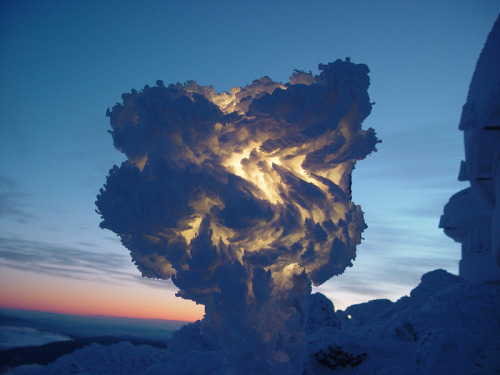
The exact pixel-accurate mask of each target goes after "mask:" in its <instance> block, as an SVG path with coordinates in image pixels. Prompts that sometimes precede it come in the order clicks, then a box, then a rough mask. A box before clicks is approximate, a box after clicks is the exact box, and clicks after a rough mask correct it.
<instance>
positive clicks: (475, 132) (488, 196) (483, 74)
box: [440, 18, 500, 282]
mask: <svg viewBox="0 0 500 375" xmlns="http://www.w3.org/2000/svg"><path fill="white" fill-rule="evenodd" d="M499 66H500V18H498V19H497V21H496V22H495V25H494V26H493V29H492V30H491V32H490V34H489V36H488V39H487V40H486V43H485V45H484V48H483V51H482V52H481V55H480V56H479V59H478V62H477V65H476V70H475V71H474V75H473V77H472V81H471V84H470V87H469V93H468V95H467V102H466V103H465V105H464V107H463V111H462V117H461V119H460V125H459V129H460V130H462V131H463V132H464V144H465V158H466V160H465V161H462V163H461V165H460V172H459V176H458V179H459V180H460V181H470V187H469V188H467V189H464V190H462V191H460V192H458V193H457V194H455V195H454V196H452V197H451V198H450V201H449V202H448V204H447V205H446V206H445V208H444V214H443V216H442V217H441V222H440V227H441V228H444V231H445V233H446V234H447V235H448V236H450V237H451V238H453V239H454V240H456V241H458V242H461V243H462V259H461V261H460V268H459V269H460V272H459V273H460V275H461V276H463V277H465V278H468V279H470V280H475V281H489V282H500V69H499Z"/></svg>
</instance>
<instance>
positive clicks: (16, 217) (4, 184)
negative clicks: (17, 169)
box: [0, 175, 34, 224]
mask: <svg viewBox="0 0 500 375" xmlns="http://www.w3.org/2000/svg"><path fill="white" fill-rule="evenodd" d="M26 197H27V196H26V195H25V194H23V193H21V192H20V191H19V189H18V186H17V184H16V183H15V181H14V180H12V179H11V178H9V177H7V176H3V175H0V218H6V219H9V220H13V221H15V222H18V223H21V224H26V223H28V222H30V221H31V220H33V219H34V216H33V215H32V214H30V213H29V212H27V211H26V210H24V209H23V207H24V206H25V201H26Z"/></svg>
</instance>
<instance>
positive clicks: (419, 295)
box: [15, 270, 500, 375]
mask: <svg viewBox="0 0 500 375" xmlns="http://www.w3.org/2000/svg"><path fill="white" fill-rule="evenodd" d="M308 311H309V313H308V317H307V324H306V326H307V327H308V328H307V333H308V340H307V341H308V347H307V353H308V356H307V357H306V361H305V363H304V368H305V370H304V375H315V374H356V375H364V374H372V375H373V374H405V375H409V374H410V375H411V374H415V375H417V374H426V375H432V374H456V375H461V374H463V375H471V374H476V375H489V374H498V373H500V337H499V333H500V286H498V285H488V284H484V283H474V282H470V281H467V280H465V279H462V278H460V277H458V276H454V275H452V274H449V273H447V272H446V271H443V270H436V271H432V272H429V273H427V274H425V275H423V276H422V281H421V283H420V284H419V286H417V287H416V288H415V289H413V290H412V292H411V293H410V296H405V297H402V298H401V299H399V300H398V301H397V302H391V301H388V300H374V301H370V302H367V303H363V304H359V305H353V306H350V307H349V308H347V309H346V311H337V312H334V309H333V305H332V304H331V302H330V301H328V300H327V299H326V298H325V297H324V296H321V295H318V294H316V295H313V296H312V297H311V299H310V303H309V309H308ZM220 354H221V352H220V350H219V349H218V348H217V344H216V343H214V342H205V341H204V339H203V336H202V334H201V332H200V323H199V322H197V323H194V324H191V325H188V326H185V327H183V328H182V329H181V330H179V331H177V332H176V334H175V335H174V338H173V341H172V343H171V344H170V346H169V348H168V349H167V350H162V349H156V348H153V347H148V346H144V345H143V346H133V345H131V344H129V343H120V344H114V345H110V346H102V345H97V344H93V345H90V346H88V347H86V348H84V349H81V350H78V351H76V352H75V353H73V354H71V355H66V356H63V357H61V358H59V359H58V360H57V361H55V362H53V363H52V364H50V365H48V366H46V367H45V368H41V369H37V370H34V369H31V370H27V371H22V370H18V371H17V372H15V374H16V375H19V374H24V375H25V374H35V375H49V374H50V375H52V374H149V375H151V374H200V375H201V374H229V373H230V372H228V371H227V367H226V363H225V360H224V359H223V356H221V355H220Z"/></svg>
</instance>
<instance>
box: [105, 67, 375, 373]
mask: <svg viewBox="0 0 500 375" xmlns="http://www.w3.org/2000/svg"><path fill="white" fill-rule="evenodd" d="M319 69H320V71H321V73H320V74H319V75H317V76H313V75H312V74H311V73H305V72H301V71H296V72H295V73H294V74H293V75H292V76H291V78H290V82H289V83H287V84H281V83H277V82H273V81H272V80H271V79H269V78H267V77H264V78H261V79H260V80H256V81H254V82H253V83H252V84H250V85H248V86H246V87H244V88H233V89H231V91H230V92H229V93H227V92H224V93H222V94H218V93H216V92H215V90H214V89H213V88H212V87H203V86H198V85H197V84H196V83H194V82H188V83H187V84H183V85H181V84H176V85H169V86H165V85H164V84H163V83H162V82H161V81H158V82H157V85H156V86H155V87H149V86H146V87H145V88H144V89H143V90H142V91H140V92H137V91H135V90H132V92H131V93H128V94H123V96H122V99H123V103H121V104H116V105H115V106H114V107H113V109H112V110H111V111H108V116H109V117H110V121H111V126H112V129H113V130H112V131H111V134H112V136H113V142H114V145H115V147H116V148H117V149H118V150H120V151H121V152H123V153H124V154H125V155H126V156H127V159H128V160H127V161H125V162H124V163H123V164H122V165H121V166H120V167H117V166H115V167H113V169H111V171H110V174H109V176H108V178H107V181H106V184H105V187H104V189H101V192H100V194H99V195H98V197H97V202H96V205H97V208H98V212H99V213H100V214H101V216H102V223H101V227H102V228H106V229H110V230H112V231H114V232H115V233H117V234H118V235H119V236H120V238H121V241H122V243H123V244H124V246H126V247H127V248H128V249H129V250H130V252H131V255H132V259H133V261H134V263H135V264H136V265H137V267H138V268H139V270H140V271H141V272H142V274H143V275H144V276H147V277H154V278H162V279H168V278H172V280H173V282H174V283H175V285H176V286H177V287H178V288H179V292H178V295H179V296H181V297H183V298H187V299H191V300H193V301H195V302H196V303H200V304H203V305H205V313H206V314H205V318H204V319H203V321H202V333H203V334H204V335H205V336H206V337H208V338H210V340H213V341H214V342H216V343H217V345H219V346H220V348H221V350H222V351H223V352H224V353H226V358H227V361H228V366H229V367H230V368H232V369H233V370H234V371H236V372H238V368H239V367H240V366H241V363H245V368H246V371H247V373H252V371H253V372H255V373H262V374H264V373H290V374H295V373H296V374H301V373H302V361H303V357H304V355H305V342H304V340H303V335H304V329H305V328H304V327H305V321H306V319H305V314H306V301H307V296H308V295H309V294H310V291H311V283H313V284H315V285H319V284H322V283H323V282H325V281H326V280H328V279H329V278H331V277H332V276H334V275H339V274H341V273H342V272H344V270H345V268H346V267H350V266H352V260H353V259H355V256H356V246H357V245H358V244H359V243H360V241H361V233H362V231H363V230H364V228H365V227H366V224H365V222H364V220H363V214H362V211H361V209H360V207H359V206H356V205H355V204H354V203H352V202H351V190H350V185H351V172H352V170H353V168H354V165H355V163H356V161H357V160H361V159H363V158H365V157H366V156H367V155H368V154H370V153H371V152H372V151H374V150H375V146H376V144H377V143H378V140H377V138H376V136H375V133H374V131H373V129H368V130H362V129H361V124H362V122H363V120H364V119H365V118H366V117H367V116H368V115H369V113H370V111H371V104H370V101H369V97H368V94H367V89H368V86H369V77H368V72H369V70H368V68H367V67H366V66H365V65H362V64H360V65H357V64H354V63H351V62H350V61H349V60H348V59H346V61H341V60H337V61H335V62H334V63H330V64H327V65H320V66H319ZM248 371H250V372H248Z"/></svg>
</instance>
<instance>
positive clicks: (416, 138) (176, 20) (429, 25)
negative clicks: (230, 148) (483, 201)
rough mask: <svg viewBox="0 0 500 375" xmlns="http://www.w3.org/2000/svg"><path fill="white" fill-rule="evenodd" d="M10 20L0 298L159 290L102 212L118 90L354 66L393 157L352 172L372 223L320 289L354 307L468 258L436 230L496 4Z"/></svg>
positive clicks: (138, 11) (45, 9) (235, 6)
mask: <svg viewBox="0 0 500 375" xmlns="http://www.w3.org/2000/svg"><path fill="white" fill-rule="evenodd" d="M0 10H1V11H0V54H1V55H0V56H1V57H0V113H1V118H2V121H1V122H0V134H1V136H0V268H1V273H0V274H1V276H0V285H1V286H0V292H1V289H4V291H5V288H7V286H6V285H7V284H6V283H7V282H9V281H11V280H14V279H15V280H18V283H19V285H20V286H19V288H21V284H22V282H21V281H19V280H22V279H23V277H24V275H27V274H29V275H31V276H30V282H31V287H33V288H36V287H37V285H36V279H37V277H42V276H44V275H47V274H48V275H50V276H51V277H54V278H56V279H57V278H59V280H61V282H66V281H67V280H69V279H72V278H75V277H77V276H78V278H79V279H80V280H81V281H82V282H83V283H84V282H85V280H91V281H92V282H95V280H96V279H97V280H100V283H101V284H100V285H102V288H105V287H106V285H109V284H113V283H120V282H126V283H129V284H131V285H132V284H133V285H140V287H139V286H138V287H137V288H138V289H137V291H138V292H137V293H143V292H141V291H142V290H143V289H141V288H155V289H159V288H157V287H158V283H157V282H151V283H149V281H148V280H142V281H141V280H139V277H138V275H139V273H138V271H136V270H135V269H134V267H133V265H132V264H131V263H129V262H128V257H129V255H128V251H126V250H125V249H123V248H122V247H121V245H120V243H119V242H118V241H117V240H116V237H115V236H114V234H112V233H111V232H109V231H103V230H101V229H99V227H98V225H99V216H98V215H97V214H96V213H95V212H94V208H95V206H94V201H95V197H96V195H97V193H98V191H99V188H100V187H101V186H102V184H103V183H104V181H105V177H106V174H107V172H108V170H109V169H110V168H111V167H112V166H113V164H117V163H120V162H121V161H123V160H124V159H125V158H124V156H123V155H121V154H120V153H119V152H117V151H116V150H115V149H114V148H113V146H112V141H111V137H110V135H109V134H107V130H108V129H110V127H109V123H108V118H106V117H105V116H104V114H105V112H106V108H107V107H111V106H113V105H114V104H115V103H116V102H117V101H121V100H120V97H121V94H122V93H123V92H127V91H130V90H131V89H132V88H136V89H141V88H142V87H143V86H144V85H146V84H150V85H152V84H154V83H155V82H156V80H158V79H161V80H163V81H164V82H165V83H171V82H185V81H187V80H195V81H197V82H198V83H199V84H202V85H210V84H211V85H213V86H214V87H215V89H216V90H217V91H224V90H229V89H230V88H231V87H233V86H242V85H246V84H248V83H250V82H251V81H252V80H253V79H256V78H260V77H262V76H264V75H267V76H270V77H271V78H272V79H273V80H275V81H283V82H286V81H287V80H288V77H289V76H290V75H291V73H292V72H293V69H302V70H306V71H309V70H311V71H312V72H313V73H317V65H318V63H327V62H330V61H334V60H336V59H338V58H342V59H343V58H345V57H347V56H348V57H350V58H351V59H352V61H353V62H355V63H365V64H367V65H368V66H369V68H370V70H371V74H370V76H371V87H370V89H369V94H370V97H371V100H372V101H374V102H376V104H375V106H374V108H373V111H372V114H371V115H370V116H369V117H368V118H367V120H366V121H365V123H364V127H365V128H368V127H373V128H374V129H375V130H376V132H377V135H378V136H379V138H380V139H381V140H382V142H383V143H382V144H380V145H378V149H379V151H378V152H377V153H375V154H372V155H371V156H369V157H368V158H367V159H366V160H364V161H361V162H359V163H358V164H357V167H356V170H355V171H354V175H353V200H354V202H355V203H357V204H360V205H361V206H362V208H363V211H364V212H365V220H366V222H367V223H368V226H369V228H368V229H367V230H366V231H365V233H364V238H365V241H364V242H363V243H362V244H361V245H360V246H359V247H358V258H357V260H356V262H355V263H354V267H353V268H351V269H348V270H347V271H346V273H345V274H344V275H342V276H340V277H338V278H334V279H332V280H330V281H329V282H327V283H325V284H324V285H323V286H322V287H321V288H320V290H321V291H323V292H324V293H326V294H327V295H328V296H329V297H330V298H332V299H333V300H334V303H335V304H336V305H338V306H339V307H345V305H346V304H349V303H352V302H361V301H366V300H368V299H372V298H382V297H387V298H392V299H394V298H397V297H399V296H401V295H404V294H407V293H408V292H409V291H410V290H411V288H412V287H413V286H415V285H416V284H417V283H418V280H419V278H420V276H421V275H422V273H425V272H427V271H430V270H433V269H436V268H445V269H447V270H449V271H450V272H453V273H456V272H457V270H458V260H459V258H460V245H459V244H456V243H453V241H452V240H451V239H449V238H447V237H446V236H445V235H444V234H443V233H442V231H441V230H440V229H439V228H438V222H439V216H440V215H441V213H442V207H443V205H444V204H445V203H446V202H447V200H448V198H449V197H450V195H452V194H453V193H455V192H457V191H458V190H460V189H463V188H465V187H466V186H467V185H465V184H463V183H459V182H457V181H456V177H457V173H458V166H459V162H460V160H461V159H462V158H463V141H462V134H461V133H460V132H459V131H458V122H459V118H460V113H461V108H462V105H463V104H464V103H465V98H466V95H467V90H468V85H469V83H470V79H471V77H472V73H473V71H474V66H475V63H476V61H477V58H478V56H479V53H480V51H481V49H482V46H483V44H484V42H485V40H486V37H487V34H488V32H489V30H490V29H491V27H492V26H493V23H494V21H495V19H496V17H497V15H498V12H499V10H500V6H499V5H498V3H497V2H496V1H486V0H485V1H460V2H457V1H439V2H436V1H419V2H416V1H415V2H409V1H377V2H373V1H308V2H305V1H253V2H245V3H243V2H234V1H232V2H230V1H212V2H206V1H183V2H181V1H178V2H176V1H146V2H139V1H106V2H97V1H86V2H65V1H47V2H38V1H9V0H7V1H3V2H2V5H0ZM28 243H29V244H30V245H29V246H28V245H27V244H28ZM27 249H29V251H28V250H27ZM34 249H35V250H34ZM65 251H66V252H68V253H71V252H72V253H71V254H72V256H71V257H68V256H65V255H67V254H64V252H65ZM63 254H64V255H63ZM94 256H95V257H97V258H94ZM74 259H81V260H82V261H81V262H80V263H77V264H76V265H75V264H74V262H73V260H74ZM88 259H92V262H99V263H101V264H104V265H105V266H102V267H94V268H93V267H92V262H91V261H83V260H88ZM96 259H98V260H96ZM99 259H100V260H99ZM49 266H50V267H49ZM115 266H116V274H114V273H113V272H115V271H114V269H115ZM95 268H97V269H95ZM64 270H66V271H67V272H63V271H64ZM124 272H125V273H126V275H127V276H126V278H125V279H126V281H123V280H124V278H121V277H120V276H117V275H121V274H123V273H124ZM96 275H98V276H96ZM33 282H34V284H33ZM10 284H12V283H10ZM149 284H151V285H152V286H151V287H149V286H148V285H149ZM89 285H90V284H89ZM69 287H70V283H68V288H69ZM92 287H93V286H92ZM40 288H42V283H41V284H40ZM89 288H90V286H89ZM166 289H167V292H165V293H170V294H169V296H170V295H173V293H174V288H173V287H172V286H167V287H166ZM40 293H41V294H43V293H50V291H47V290H43V289H41V290H40ZM96 293H97V292H96ZM2 295H3V294H1V293H0V304H2V303H3V301H2ZM162 295H163V294H162ZM130 298H133V296H131V297H130Z"/></svg>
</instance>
